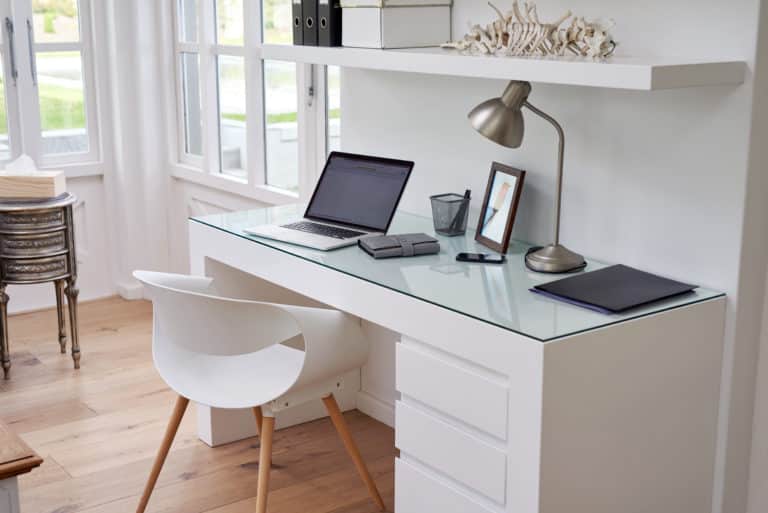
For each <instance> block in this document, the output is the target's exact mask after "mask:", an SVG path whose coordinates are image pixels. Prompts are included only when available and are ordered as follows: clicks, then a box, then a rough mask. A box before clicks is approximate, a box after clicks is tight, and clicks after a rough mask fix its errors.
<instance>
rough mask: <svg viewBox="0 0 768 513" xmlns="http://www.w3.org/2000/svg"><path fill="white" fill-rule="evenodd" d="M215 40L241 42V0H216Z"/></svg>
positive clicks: (229, 42) (224, 42)
mask: <svg viewBox="0 0 768 513" xmlns="http://www.w3.org/2000/svg"><path fill="white" fill-rule="evenodd" d="M216 42H217V43H219V44H220V45H242V44H243V0H216Z"/></svg>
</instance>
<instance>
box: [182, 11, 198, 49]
mask: <svg viewBox="0 0 768 513" xmlns="http://www.w3.org/2000/svg"><path fill="white" fill-rule="evenodd" d="M179 41H182V42H184V43H195V42H197V0H179Z"/></svg>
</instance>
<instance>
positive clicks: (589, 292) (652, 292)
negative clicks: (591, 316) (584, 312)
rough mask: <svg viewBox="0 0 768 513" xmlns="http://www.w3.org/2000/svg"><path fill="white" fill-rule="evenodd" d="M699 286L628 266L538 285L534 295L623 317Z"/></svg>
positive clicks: (618, 266) (608, 268) (534, 289)
mask: <svg viewBox="0 0 768 513" xmlns="http://www.w3.org/2000/svg"><path fill="white" fill-rule="evenodd" d="M696 287H697V286H696V285H690V284H688V283H681V282H679V281H674V280H669V279H667V278H662V277H661V276H656V275H655V274H650V273H647V272H644V271H639V270H637V269H633V268H632V267H628V266H626V265H612V266H610V267H606V268H604V269H599V270H597V271H592V272H588V273H583V274H579V275H576V276H571V277H569V278H564V279H562V280H557V281H553V282H550V283H545V284H543V285H536V286H535V287H533V289H531V290H532V291H533V292H537V293H540V294H544V295H546V296H549V297H552V298H555V299H560V300H563V301H566V302H568V303H573V304H577V305H580V306H584V307H586V308H591V309H593V310H597V311H600V312H605V313H620V312H623V311H625V310H629V309H630V308H635V307H638V306H641V305H645V304H648V303H652V302H654V301H658V300H661V299H666V298H670V297H673V296H677V295H679V294H685V293H686V292H691V291H692V290H693V289H695V288H696Z"/></svg>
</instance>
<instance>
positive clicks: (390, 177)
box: [305, 151, 413, 232]
mask: <svg viewBox="0 0 768 513" xmlns="http://www.w3.org/2000/svg"><path fill="white" fill-rule="evenodd" d="M412 169H413V162H407V161H404V160H394V159H385V158H379V157H368V156H365V155H353V154H351V153H341V152H336V151H334V152H332V153H331V155H330V157H328V161H327V162H326V163H325V169H324V170H323V174H322V175H321V176H320V180H319V181H318V182H317V187H316V188H315V192H314V194H313V195H312V200H310V202H309V206H308V207H307V212H306V214H305V217H308V218H310V219H316V220H319V221H330V222H335V223H344V224H350V225H355V226H358V227H360V228H366V229H369V230H374V231H381V232H386V231H387V229H388V228H389V223H390V222H391V221H392V217H393V216H394V214H395V209H396V208H397V204H398V203H400V196H402V194H403V190H404V189H405V184H406V183H407V182H408V177H409V176H410V174H411V170H412Z"/></svg>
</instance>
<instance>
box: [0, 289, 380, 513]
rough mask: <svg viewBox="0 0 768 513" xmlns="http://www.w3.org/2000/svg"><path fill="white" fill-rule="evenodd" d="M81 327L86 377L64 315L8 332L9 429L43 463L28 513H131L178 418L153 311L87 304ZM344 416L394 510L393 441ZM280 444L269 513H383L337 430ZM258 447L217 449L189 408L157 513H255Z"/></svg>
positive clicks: (309, 430)
mask: <svg viewBox="0 0 768 513" xmlns="http://www.w3.org/2000/svg"><path fill="white" fill-rule="evenodd" d="M80 318H81V325H80V332H81V347H82V351H83V359H82V369H81V370H80V371H77V372H76V371H74V370H73V369H72V360H71V358H70V357H69V356H64V355H62V354H60V353H59V346H58V343H57V338H56V314H55V311H53V310H51V311H44V312H37V313H31V314H24V315H17V316H13V317H11V319H10V321H9V329H10V339H11V358H12V363H13V367H12V371H11V372H12V376H11V380H10V381H7V382H3V383H0V418H2V419H3V420H4V421H6V422H7V423H8V424H10V426H11V427H12V429H13V430H14V431H16V432H17V433H19V434H20V435H21V436H22V438H23V439H24V440H25V441H26V442H27V443H28V444H29V445H30V446H32V448H33V449H35V450H36V451H37V452H38V453H39V454H40V455H41V456H42V457H43V458H44V459H45V462H44V463H43V465H42V466H41V467H40V468H38V469H37V470H36V471H34V472H32V473H31V474H28V475H26V476H24V477H22V478H21V494H22V497H21V502H22V504H21V506H22V508H21V509H22V512H23V513H75V512H88V513H130V512H132V511H134V510H135V507H136V504H137V502H138V497H139V494H140V492H141V489H142V487H143V484H144V481H145V479H146V477H147V475H148V473H149V469H150V467H151V463H152V458H153V456H154V453H155V451H156V449H157V447H158V445H159V443H160V440H161V438H162V435H163V431H164V429H165V423H166V420H167V418H168V415H169V414H170V412H171V409H172V407H173V402H174V395H173V394H172V392H170V391H169V390H168V388H167V387H166V386H165V384H164V383H163V382H162V380H161V379H160V377H159V376H158V375H157V373H156V372H155V370H154V368H153V366H152V358H151V349H150V338H151V323H152V312H151V305H150V304H149V303H147V302H143V301H131V302H128V301H124V300H121V299H118V298H112V299H106V300H102V301H97V302H93V303H85V304H83V305H82V309H81V317H80ZM0 381H2V380H0ZM345 417H346V419H347V421H348V422H349V424H350V428H351V430H352V432H353V435H354V436H355V439H356V440H357V441H358V444H359V445H360V448H361V451H362V453H363V457H364V458H365V460H366V461H367V462H368V465H369V467H370V469H371V473H372V474H373V477H374V479H375V480H376V483H377V484H378V487H379V490H381V493H382V495H383V497H384V500H385V502H386V503H387V506H388V509H389V510H390V511H391V510H392V509H393V508H394V505H393V494H394V474H393V466H394V448H393V446H394V435H393V431H392V430H391V429H390V428H388V427H387V426H384V425H383V424H380V423H378V422H376V421H374V420H372V419H371V418H369V417H367V416H365V415H363V414H362V413H359V412H357V411H355V412H350V413H347V414H345ZM274 444H275V445H274V457H273V469H272V479H271V483H270V498H269V512H270V513H293V512H296V513H305V512H307V511H312V512H313V513H325V512H334V513H369V512H374V511H377V509H376V508H375V506H374V505H373V503H372V502H371V501H370V500H369V499H368V495H367V492H366V488H365V486H364V485H363V484H362V482H361V481H360V479H359V477H358V475H357V474H356V472H355V469H354V467H353V465H352V462H351V460H350V459H349V458H348V456H347V454H346V452H345V451H344V447H343V445H342V443H341V442H340V441H339V439H338V437H337V435H336V432H335V431H334V429H333V426H332V425H331V423H330V421H329V420H328V419H324V420H320V421H316V422H311V423H308V424H303V425H301V426H296V427H293V428H290V429H286V430H283V431H278V432H276V433H275V441H274ZM258 446H259V443H258V439H257V438H254V439H250V440H244V441H241V442H236V443H232V444H229V445H226V446H223V447H219V448H216V449H211V448H209V447H208V446H206V445H205V444H203V443H202V442H200V441H199V440H198V439H197V437H196V436H195V415H194V409H190V411H189V412H188V413H187V416H186V417H185V419H184V422H183V423H182V425H181V428H180V430H179V434H178V436H177V438H176V442H175V443H174V446H173V449H172V451H171V453H170V455H169V457H168V461H167V462H166V465H165V468H164V469H163V472H162V474H161V475H160V479H159V481H158V485H157V488H156V489H155V493H154V495H153V496H152V499H151V500H150V503H149V508H148V511H149V512H168V513H170V512H177V513H202V512H212V513H213V512H215V513H241V512H242V513H245V512H248V513H251V512H252V511H254V510H255V496H256V476H257V469H258V460H259V451H258Z"/></svg>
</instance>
